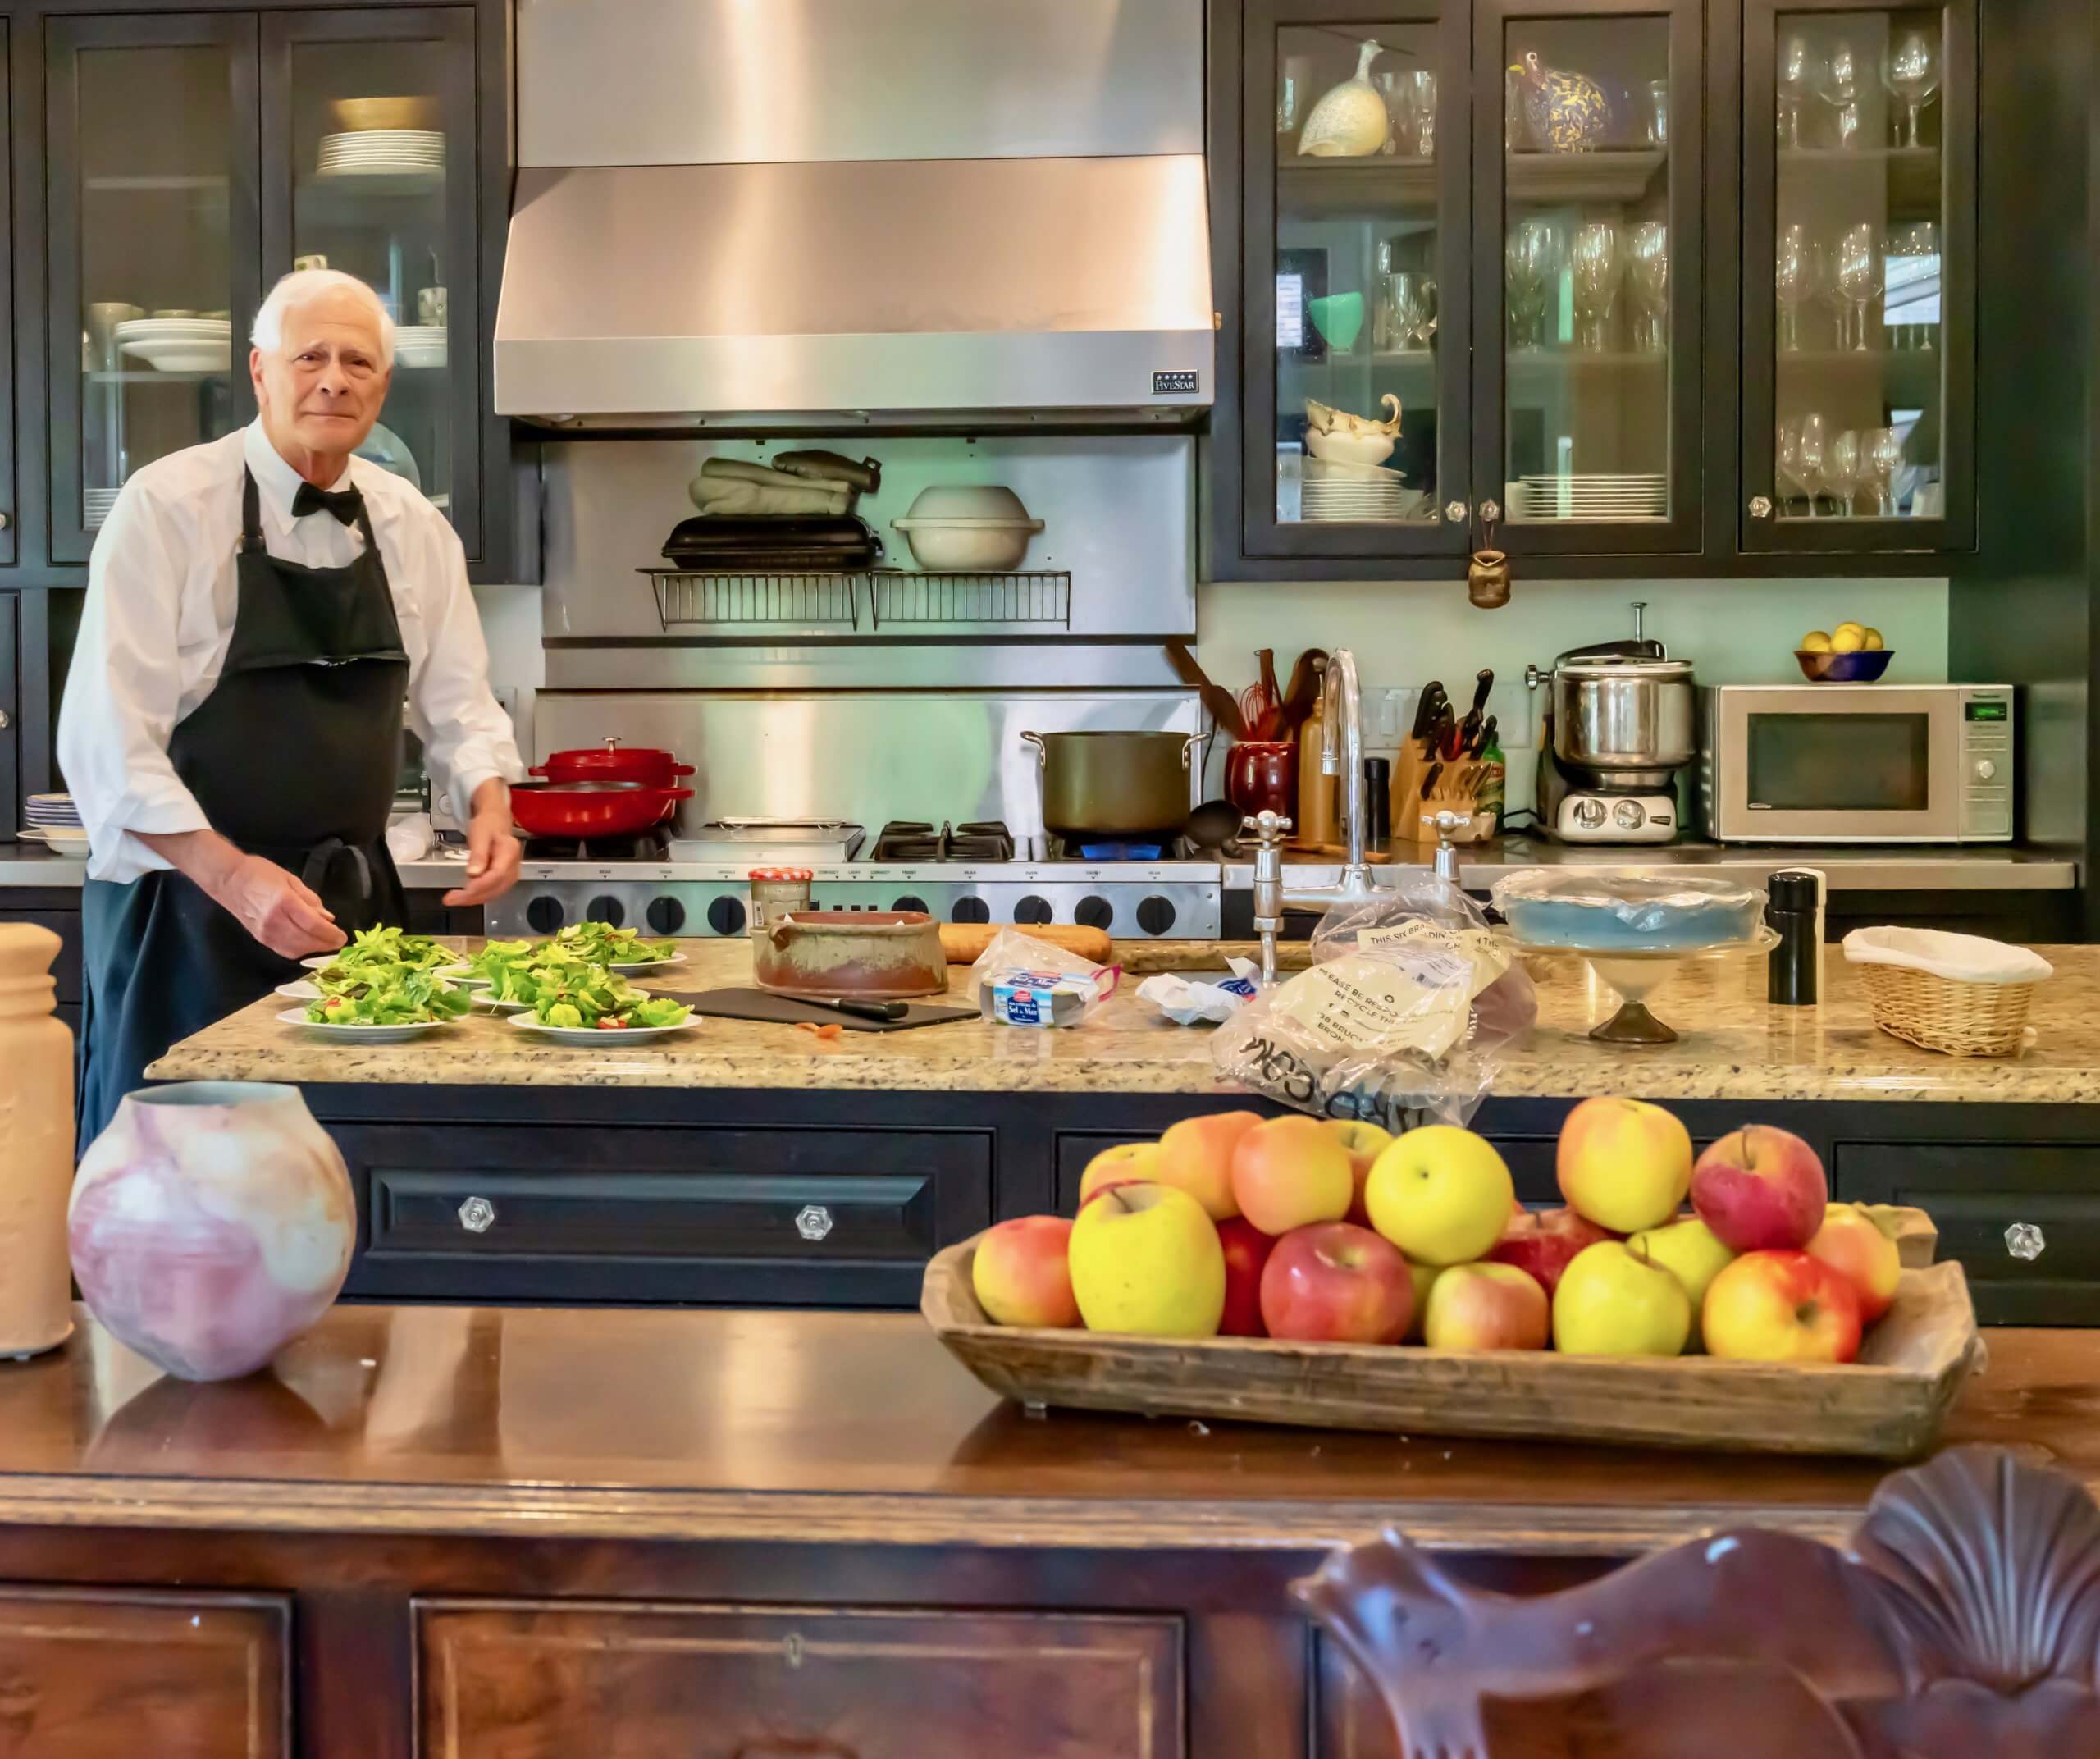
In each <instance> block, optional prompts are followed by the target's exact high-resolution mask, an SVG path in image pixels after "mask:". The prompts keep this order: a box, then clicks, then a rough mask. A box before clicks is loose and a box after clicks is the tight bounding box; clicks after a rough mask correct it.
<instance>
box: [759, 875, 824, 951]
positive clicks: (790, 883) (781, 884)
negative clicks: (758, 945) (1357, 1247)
mask: <svg viewBox="0 0 2100 1759" xmlns="http://www.w3.org/2000/svg"><path fill="white" fill-rule="evenodd" d="M747 877H748V878H749V879H750V880H751V938H752V939H757V938H758V937H759V936H760V935H761V934H765V932H766V930H768V929H769V928H770V927H771V926H772V925H774V923H776V922H778V921H779V920H780V919H781V918H782V917H783V916H786V915H787V914H788V911H791V910H807V909H808V908H809V907H810V881H811V880H812V879H815V878H816V873H815V870H813V869H811V868H808V867H754V868H753V869H752V870H751V873H750V874H749V875H748V876H747Z"/></svg>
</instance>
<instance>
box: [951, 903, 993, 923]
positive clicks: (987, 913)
mask: <svg viewBox="0 0 2100 1759" xmlns="http://www.w3.org/2000/svg"><path fill="white" fill-rule="evenodd" d="M991 920H992V907H991V906H990V905H989V904H988V903H986V902H984V899H983V898H957V899H956V901H955V906H954V907H953V908H952V910H950V911H948V921H951V922H989V921H991Z"/></svg>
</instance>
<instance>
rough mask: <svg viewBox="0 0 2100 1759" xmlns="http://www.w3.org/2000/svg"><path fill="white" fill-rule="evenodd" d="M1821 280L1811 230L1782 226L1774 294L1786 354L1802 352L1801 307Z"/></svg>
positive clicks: (1774, 263) (1774, 261)
mask: <svg viewBox="0 0 2100 1759" xmlns="http://www.w3.org/2000/svg"><path fill="white" fill-rule="evenodd" d="M1822 279H1823V263H1822V259H1821V253H1819V251H1818V250H1817V249H1816V248H1815V239H1814V237H1812V236H1811V235H1810V232H1809V229H1808V228H1807V227H1806V226H1803V225H1802V224H1801V222H1800V221H1798V220H1796V221H1794V222H1792V223H1790V224H1789V225H1787V226H1782V227H1781V228H1780V229H1779V242H1778V250H1777V251H1776V252H1775V253H1774V256H1773V259H1772V292H1773V297H1774V299H1775V300H1776V301H1777V302H1778V308H1779V346H1780V347H1781V348H1782V349H1783V350H1785V351H1786V352H1787V354H1799V353H1800V352H1801V307H1802V306H1803V305H1805V304H1807V302H1808V301H1809V299H1811V298H1812V297H1813V296H1814V295H1815V291H1816V288H1817V286H1818V285H1819V283H1820V281H1822Z"/></svg>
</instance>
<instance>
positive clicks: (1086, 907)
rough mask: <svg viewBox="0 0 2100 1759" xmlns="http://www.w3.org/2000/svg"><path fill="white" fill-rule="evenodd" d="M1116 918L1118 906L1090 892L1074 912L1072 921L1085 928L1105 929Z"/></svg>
mask: <svg viewBox="0 0 2100 1759" xmlns="http://www.w3.org/2000/svg"><path fill="white" fill-rule="evenodd" d="M1115 920H1116V907H1115V906H1114V905H1113V904H1112V903H1110V902H1108V900H1107V898H1101V897H1098V896H1097V895H1095V894H1094V893H1091V892H1089V893H1088V894H1087V895H1086V896H1085V897H1084V898H1081V899H1080V902H1079V908H1078V909H1076V910H1075V911H1073V912H1072V921H1075V922H1076V923H1078V924H1079V925H1080V927H1081V928H1083V929H1105V928H1107V926H1108V925H1109V924H1110V923H1112V922H1113V921H1115Z"/></svg>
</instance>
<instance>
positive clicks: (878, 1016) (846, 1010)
mask: <svg viewBox="0 0 2100 1759" xmlns="http://www.w3.org/2000/svg"><path fill="white" fill-rule="evenodd" d="M802 999H803V1000H804V1001H806V1002H807V1003H810V1006H811V1007H829V1008H835V1009H837V1010H838V1012H840V1013H842V1014H851V1015H852V1016H853V1017H854V1018H855V1019H856V1020H902V1019H903V1018H904V1017H905V1016H906V1014H907V1013H909V1012H911V1009H910V1008H909V1007H906V1005H905V1004H904V1003H902V1002H851V1001H847V1000H846V999H845V998H842V997H841V998H837V999H833V998H829V997H826V996H815V995H812V996H805V997H804V998H802Z"/></svg>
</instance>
